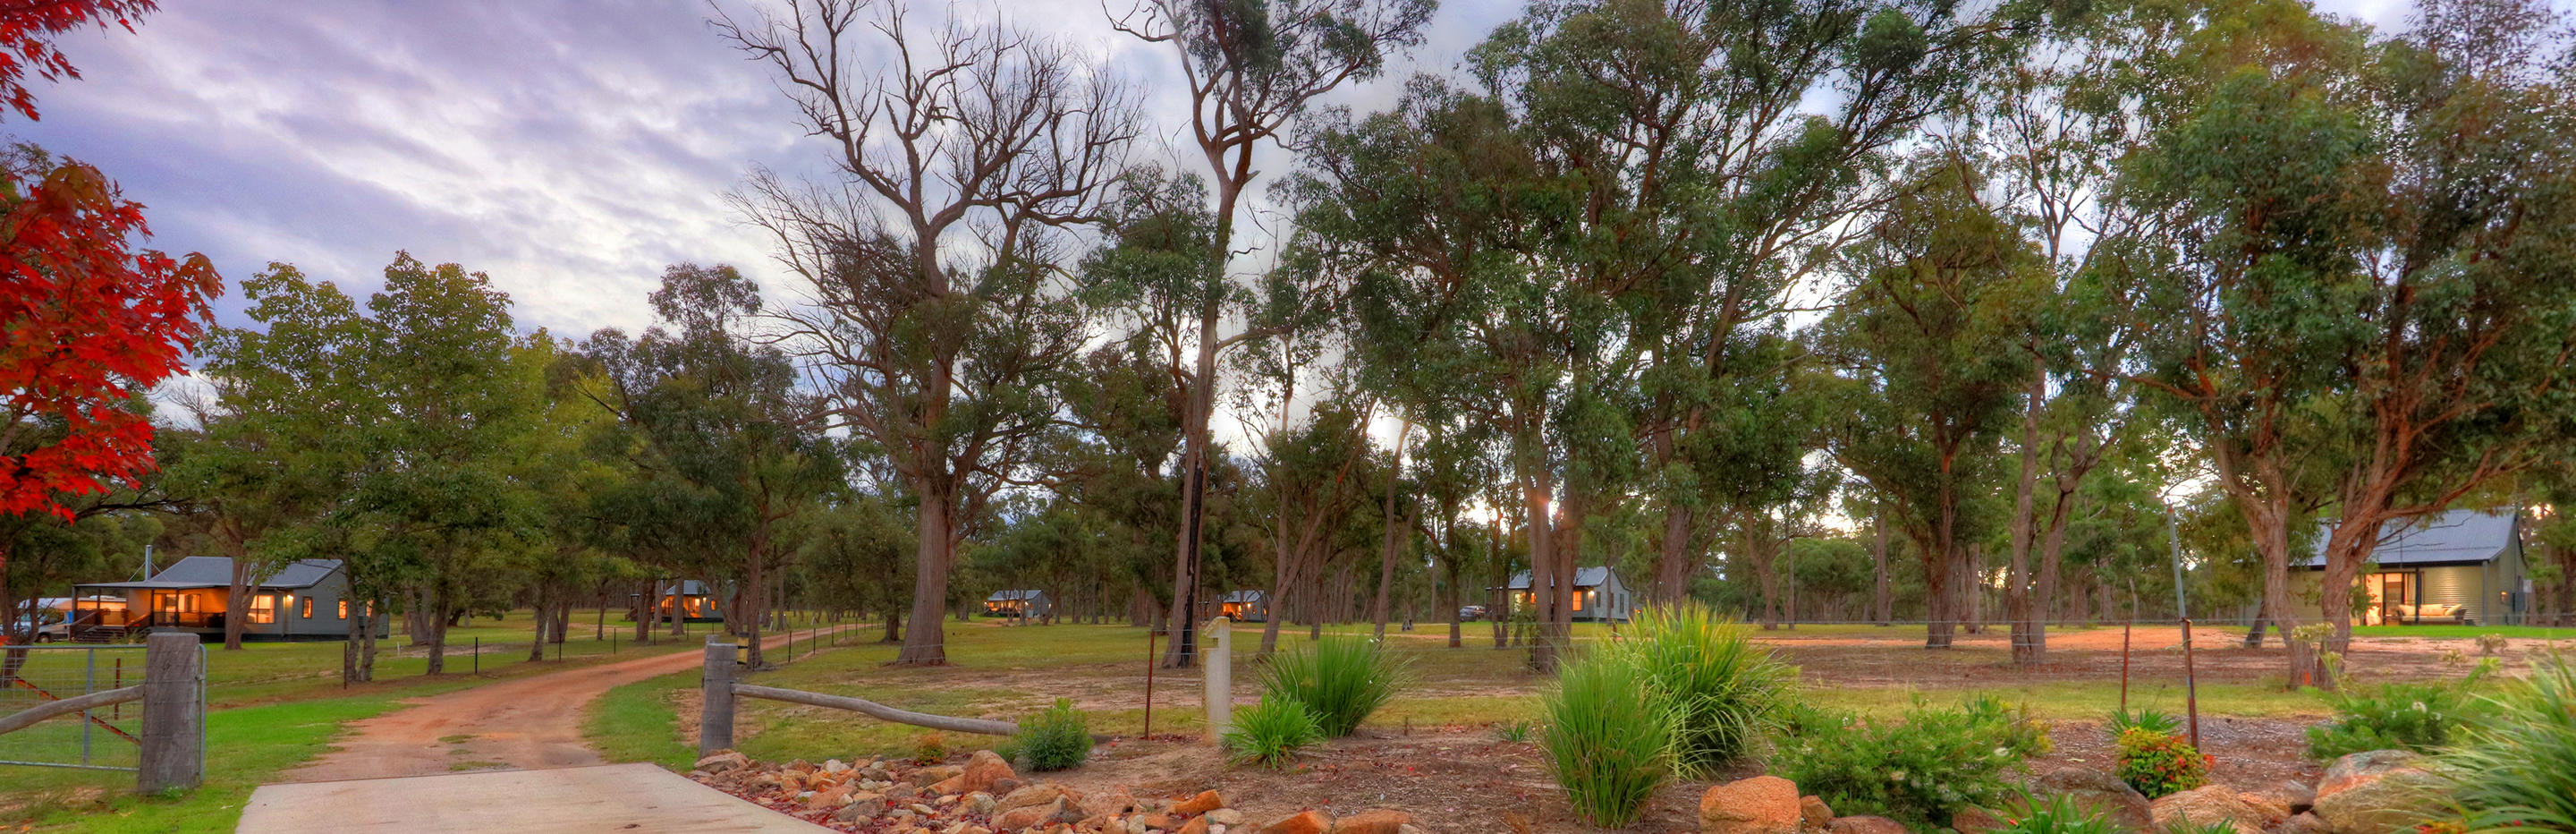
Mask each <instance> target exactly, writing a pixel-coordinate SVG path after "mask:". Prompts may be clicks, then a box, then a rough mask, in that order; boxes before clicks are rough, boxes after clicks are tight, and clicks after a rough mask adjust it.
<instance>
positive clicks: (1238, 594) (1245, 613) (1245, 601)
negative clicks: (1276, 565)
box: [1216, 591, 1270, 623]
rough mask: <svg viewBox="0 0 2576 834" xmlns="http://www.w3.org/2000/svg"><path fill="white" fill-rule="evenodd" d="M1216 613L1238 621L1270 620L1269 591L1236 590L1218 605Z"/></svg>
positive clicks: (1261, 621) (1262, 621)
mask: <svg viewBox="0 0 2576 834" xmlns="http://www.w3.org/2000/svg"><path fill="white" fill-rule="evenodd" d="M1216 613H1218V614H1220V615H1223V616H1224V617H1225V618H1227V619H1230V620H1233V621H1235V622H1238V623H1266V622H1269V621H1270V592H1269V591H1234V592H1231V593H1228V594H1226V595H1225V599H1224V600H1222V601H1219V602H1218V603H1217V605H1216Z"/></svg>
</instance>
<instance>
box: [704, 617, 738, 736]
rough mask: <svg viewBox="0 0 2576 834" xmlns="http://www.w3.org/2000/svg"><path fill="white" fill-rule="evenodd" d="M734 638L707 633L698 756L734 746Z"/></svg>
mask: <svg viewBox="0 0 2576 834" xmlns="http://www.w3.org/2000/svg"><path fill="white" fill-rule="evenodd" d="M734 651H735V649H734V646H733V641H731V640H727V639H725V638H724V636H723V635H721V634H711V635H707V662H706V674H705V676H704V677H702V678H700V679H699V681H698V685H699V686H700V687H701V689H702V696H701V697H700V699H699V703H700V706H699V709H698V758H701V759H703V758H706V757H708V756H712V755H715V752H716V751H718V750H725V749H730V748H732V747H733V655H734Z"/></svg>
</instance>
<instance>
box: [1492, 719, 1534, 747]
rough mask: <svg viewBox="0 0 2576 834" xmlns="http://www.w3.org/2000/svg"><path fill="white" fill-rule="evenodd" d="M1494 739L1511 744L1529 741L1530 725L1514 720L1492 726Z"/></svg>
mask: <svg viewBox="0 0 2576 834" xmlns="http://www.w3.org/2000/svg"><path fill="white" fill-rule="evenodd" d="M1494 738H1495V739H1496V740H1499V741H1506V742H1510V743H1512V744H1519V743H1522V742H1525V741H1528V740H1530V723H1529V722H1527V721H1521V720H1518V719H1514V720H1511V721H1505V722H1502V723H1499V724H1495V725H1494Z"/></svg>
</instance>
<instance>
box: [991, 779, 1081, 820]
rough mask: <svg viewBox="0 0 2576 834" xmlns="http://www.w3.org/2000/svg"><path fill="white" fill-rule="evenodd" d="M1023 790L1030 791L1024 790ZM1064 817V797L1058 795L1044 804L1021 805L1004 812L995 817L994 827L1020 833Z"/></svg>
mask: <svg viewBox="0 0 2576 834" xmlns="http://www.w3.org/2000/svg"><path fill="white" fill-rule="evenodd" d="M1022 790H1029V789H1028V788H1022ZM1063 815H1064V797H1063V796H1062V795H1058V796H1056V797H1054V798H1052V799H1049V800H1047V801H1046V802H1045V803H1044V804H1037V805H1021V806H1018V807H1014V808H1011V809H1009V810H1006V811H1003V812H1002V813H1001V814H1000V815H999V816H995V817H994V818H993V826H994V827H996V828H1000V829H1002V830H1004V831H1018V830H1020V829H1023V828H1027V827H1029V826H1032V825H1045V824H1047V823H1051V822H1055V821H1056V818H1058V817H1061V816H1063Z"/></svg>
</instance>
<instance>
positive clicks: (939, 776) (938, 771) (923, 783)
mask: <svg viewBox="0 0 2576 834" xmlns="http://www.w3.org/2000/svg"><path fill="white" fill-rule="evenodd" d="M964 772H966V769H965V768H962V767H958V766H956V765H939V766H936V767H925V768H922V769H920V770H916V771H913V772H912V784H913V786H914V787H922V788H927V787H930V786H932V785H936V784H939V783H940V782H944V781H947V780H948V779H949V778H950V777H953V776H956V775H957V774H960V773H964Z"/></svg>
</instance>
